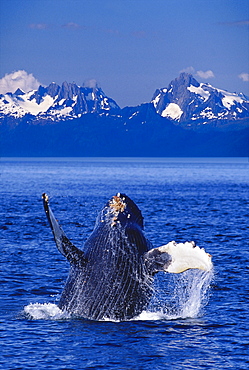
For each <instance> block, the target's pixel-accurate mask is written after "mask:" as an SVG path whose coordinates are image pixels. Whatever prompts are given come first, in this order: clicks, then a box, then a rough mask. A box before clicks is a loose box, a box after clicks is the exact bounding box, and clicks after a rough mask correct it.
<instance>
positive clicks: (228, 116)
mask: <svg viewBox="0 0 249 370" xmlns="http://www.w3.org/2000/svg"><path fill="white" fill-rule="evenodd" d="M151 102H152V103H153V105H154V107H155V109H156V112H157V113H158V114H160V115H161V116H162V117H166V118H168V119H171V120H173V121H175V122H178V123H182V124H184V125H185V124H187V125H189V124H191V125H196V124H206V123H209V122H211V120H237V119H241V118H245V117H249V101H248V99H247V98H246V97H245V96H242V94H236V93H229V92H227V91H225V90H221V89H217V88H215V87H213V86H212V85H210V84H205V83H199V82H198V81H197V80H196V79H195V78H194V77H193V76H192V75H191V74H189V73H186V72H183V73H181V74H180V76H179V77H177V78H176V79H174V80H173V81H171V83H170V84H169V86H168V88H162V89H158V90H156V92H155V94H154V95H153V97H152V100H151Z"/></svg>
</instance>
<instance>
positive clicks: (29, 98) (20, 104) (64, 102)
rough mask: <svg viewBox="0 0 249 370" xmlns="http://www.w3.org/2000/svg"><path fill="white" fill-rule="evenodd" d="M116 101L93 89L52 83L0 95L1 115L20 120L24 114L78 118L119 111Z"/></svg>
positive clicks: (50, 117)
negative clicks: (85, 115)
mask: <svg viewBox="0 0 249 370" xmlns="http://www.w3.org/2000/svg"><path fill="white" fill-rule="evenodd" d="M119 109H120V108H119V106H118V105H117V104H116V102H115V101H114V100H113V99H111V98H109V97H107V96H106V95H105V94H104V92H103V91H102V90H101V89H100V88H98V87H96V88H90V87H80V86H77V85H76V84H70V83H67V82H64V83H63V84H62V86H59V85H57V84H55V83H51V84H50V85H49V86H48V87H43V86H40V87H39V88H38V90H33V91H30V92H28V93H24V92H23V91H22V90H20V89H18V90H17V91H16V92H15V93H7V94H4V95H0V116H12V117H14V118H21V117H23V116H25V115H26V114H31V115H32V116H35V117H34V118H35V119H50V120H52V121H57V120H60V119H73V118H78V117H80V116H81V115H82V114H85V113H94V112H96V113H99V114H101V113H110V112H112V111H117V110H119Z"/></svg>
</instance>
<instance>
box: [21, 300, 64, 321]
mask: <svg viewBox="0 0 249 370" xmlns="http://www.w3.org/2000/svg"><path fill="white" fill-rule="evenodd" d="M24 312H25V314H26V315H27V316H28V318H29V319H32V320H42V319H43V320H63V319H69V318H70V317H71V315H70V314H69V313H67V312H64V311H62V310H61V309H60V308H59V307H58V306H57V305H56V304H53V303H31V304H29V305H28V306H25V307H24Z"/></svg>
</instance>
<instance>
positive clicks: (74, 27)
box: [61, 22, 81, 30]
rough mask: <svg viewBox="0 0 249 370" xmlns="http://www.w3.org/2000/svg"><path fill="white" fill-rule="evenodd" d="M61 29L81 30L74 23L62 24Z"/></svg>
mask: <svg viewBox="0 0 249 370" xmlns="http://www.w3.org/2000/svg"><path fill="white" fill-rule="evenodd" d="M61 27H62V28H68V29H71V30H72V29H78V28H81V27H80V25H79V24H78V23H75V22H68V23H66V24H63V25H62V26H61Z"/></svg>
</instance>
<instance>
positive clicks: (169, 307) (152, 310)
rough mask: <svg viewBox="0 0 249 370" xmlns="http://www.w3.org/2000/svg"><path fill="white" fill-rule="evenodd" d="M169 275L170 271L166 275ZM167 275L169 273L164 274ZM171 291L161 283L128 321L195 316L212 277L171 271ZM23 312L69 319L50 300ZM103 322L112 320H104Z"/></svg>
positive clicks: (203, 302)
mask: <svg viewBox="0 0 249 370" xmlns="http://www.w3.org/2000/svg"><path fill="white" fill-rule="evenodd" d="M170 275H171V274H170ZM167 276H169V275H168V274H167ZM171 276H172V280H173V282H174V284H173V287H172V291H171V292H168V291H167V292H165V291H164V286H163V285H162V286H161V287H160V288H159V287H157V288H156V290H155V298H154V300H153V302H152V303H151V305H150V306H149V308H148V310H145V311H143V312H142V313H141V314H140V315H138V316H137V317H135V318H133V319H132V320H141V321H147V320H151V321H155V320H175V319H185V318H196V317H198V316H199V314H200V313H201V309H202V308H203V307H204V306H205V305H206V304H207V301H208V289H209V286H210V282H211V280H212V279H213V272H212V271H209V272H203V271H200V270H188V271H185V272H184V273H182V274H177V275H175V274H173V275H171ZM24 312H25V314H26V315H27V317H28V318H29V319H32V320H41V319H43V320H65V319H70V318H72V315H70V314H69V313H67V312H65V311H62V310H60V308H59V307H58V306H57V305H56V304H53V303H43V304H42V303H31V304H29V305H27V306H25V307H24ZM103 321H113V320H110V319H105V320H103Z"/></svg>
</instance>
